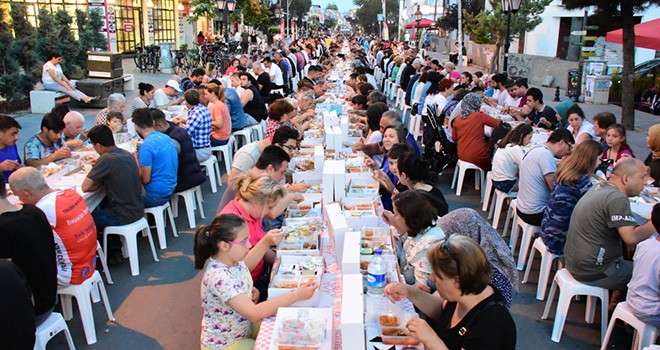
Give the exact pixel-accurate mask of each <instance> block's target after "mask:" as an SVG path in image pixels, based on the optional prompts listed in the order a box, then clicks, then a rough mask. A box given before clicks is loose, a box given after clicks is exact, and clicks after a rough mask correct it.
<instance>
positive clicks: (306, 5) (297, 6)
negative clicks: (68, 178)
mask: <svg viewBox="0 0 660 350" xmlns="http://www.w3.org/2000/svg"><path fill="white" fill-rule="evenodd" d="M289 1H290V4H289V12H291V15H292V16H298V18H299V19H300V21H299V23H302V18H303V17H304V16H305V15H306V14H307V12H309V9H310V8H311V7H312V0H289Z"/></svg>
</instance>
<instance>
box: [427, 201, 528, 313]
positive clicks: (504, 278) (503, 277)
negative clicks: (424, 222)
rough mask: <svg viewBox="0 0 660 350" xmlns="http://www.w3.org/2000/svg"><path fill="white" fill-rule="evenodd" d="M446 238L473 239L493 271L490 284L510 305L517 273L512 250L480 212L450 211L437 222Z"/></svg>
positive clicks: (515, 286)
mask: <svg viewBox="0 0 660 350" xmlns="http://www.w3.org/2000/svg"><path fill="white" fill-rule="evenodd" d="M438 226H440V229H442V231H443V232H445V234H446V235H461V236H466V237H470V238H472V239H473V240H474V241H475V242H477V244H479V246H481V249H483V250H484V252H485V253H486V258H487V259H488V264H489V265H490V269H491V271H492V273H493V274H492V277H491V280H490V284H491V285H492V286H493V287H494V288H495V289H497V290H498V291H499V292H500V294H502V297H503V298H504V301H505V302H506V306H507V307H510V306H511V297H512V294H513V292H518V270H517V269H516V263H515V262H514V260H513V255H512V254H511V249H509V246H508V245H507V244H506V242H504V240H503V239H502V236H500V235H499V234H498V233H497V231H495V229H493V228H492V227H491V225H490V224H489V223H488V222H487V221H486V220H485V219H484V218H483V217H482V216H481V215H479V213H477V212H476V211H474V209H470V208H460V209H456V210H452V211H450V212H449V213H448V214H447V215H445V216H443V217H442V218H441V219H440V220H439V221H438Z"/></svg>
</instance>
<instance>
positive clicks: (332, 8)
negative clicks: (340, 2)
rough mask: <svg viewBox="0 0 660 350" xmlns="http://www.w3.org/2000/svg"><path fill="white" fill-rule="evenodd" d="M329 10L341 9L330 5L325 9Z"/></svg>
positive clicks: (335, 5)
mask: <svg viewBox="0 0 660 350" xmlns="http://www.w3.org/2000/svg"><path fill="white" fill-rule="evenodd" d="M325 8H326V9H328V10H339V7H337V4H334V3H332V4H328V6H326V7H325Z"/></svg>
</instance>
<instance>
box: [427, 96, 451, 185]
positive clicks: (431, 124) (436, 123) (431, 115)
mask: <svg viewBox="0 0 660 350" xmlns="http://www.w3.org/2000/svg"><path fill="white" fill-rule="evenodd" d="M426 111H427V113H426V115H425V116H424V115H422V121H423V122H424V136H423V138H422V140H423V144H424V157H425V158H426V159H427V160H428V161H429V162H431V166H432V167H433V169H435V170H436V171H437V172H441V171H442V170H444V169H445V168H453V167H454V166H455V165H456V162H457V161H458V151H457V148H456V144H455V143H452V142H450V141H449V139H448V138H447V134H446V133H445V128H444V127H443V124H444V118H441V117H438V115H437V112H436V109H435V105H433V106H428V107H427V110H426Z"/></svg>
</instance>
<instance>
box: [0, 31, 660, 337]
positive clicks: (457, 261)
mask: <svg viewBox="0 0 660 350" xmlns="http://www.w3.org/2000/svg"><path fill="white" fill-rule="evenodd" d="M59 59H60V56H59V55H57V54H54V55H53V56H52V57H51V59H50V60H49V62H48V63H47V64H46V65H47V66H48V67H46V65H45V66H44V67H45V68H44V72H45V73H44V78H45V80H44V85H45V84H46V83H48V84H53V82H51V81H50V80H53V81H55V83H56V84H59V85H60V86H61V88H62V89H65V90H66V91H68V92H67V93H70V94H76V92H75V91H73V90H72V89H71V88H72V87H71V86H69V87H67V86H65V85H67V84H68V83H67V80H66V77H64V76H63V75H61V74H59V73H58V71H57V64H58V63H59ZM51 66H52V67H51ZM346 66H348V67H350V72H349V73H348V74H347V75H346V76H345V77H340V81H338V82H333V81H331V80H335V79H331V78H330V77H331V75H332V74H333V73H335V74H336V73H337V71H338V69H339V68H340V67H346ZM53 67H54V68H53ZM304 67H307V69H306V70H305V69H304ZM305 71H306V72H307V73H306V74H305V73H304V72H305ZM60 72H61V69H60ZM378 73H380V74H378ZM381 75H382V79H381V80H377V78H381ZM49 78H50V80H49ZM385 81H389V82H390V83H392V84H396V86H399V87H400V88H401V89H402V90H403V91H405V98H404V101H405V104H406V105H409V106H411V109H412V112H411V113H412V114H413V115H417V114H419V115H421V116H423V118H426V119H427V120H429V118H433V119H435V122H436V123H434V124H435V125H438V126H439V130H440V132H442V133H443V135H444V137H445V138H446V140H447V142H449V143H450V144H451V145H453V147H452V148H451V149H452V150H453V152H455V156H456V158H457V159H460V160H462V161H465V162H469V163H472V164H474V165H476V166H477V167H479V168H481V169H483V170H484V171H491V176H492V181H493V185H494V188H496V189H497V190H499V191H502V192H506V193H511V192H518V194H517V205H516V212H517V215H518V217H519V218H520V219H521V220H523V221H524V222H526V223H528V224H530V225H534V226H539V227H540V232H541V233H540V236H541V238H542V240H543V242H544V243H545V245H546V246H547V247H548V249H549V250H550V251H551V252H552V253H553V254H557V255H561V256H563V257H564V259H565V266H566V268H567V269H568V271H569V272H570V273H571V274H572V275H573V277H575V278H576V279H577V280H578V281H580V282H582V283H585V284H589V285H594V286H599V287H603V288H607V289H611V290H617V291H619V292H617V293H614V295H613V298H612V300H611V303H612V305H615V304H616V303H617V302H619V301H623V300H627V301H628V303H629V305H630V306H631V307H632V309H633V312H634V313H635V315H636V316H637V317H639V318H640V319H643V320H645V321H647V322H650V323H652V324H654V325H658V324H659V323H660V312H659V310H660V306H659V305H660V300H659V298H658V290H660V283H658V268H659V266H660V265H659V261H660V259H658V256H660V255H659V254H658V251H659V249H660V245H658V244H659V243H658V242H659V241H660V238H656V237H655V236H653V234H654V233H655V232H657V230H658V228H660V207H656V208H654V210H653V215H652V219H651V220H650V221H648V222H647V223H646V224H643V225H639V224H638V222H637V220H636V219H635V218H634V216H633V214H632V212H631V208H630V203H629V201H628V197H631V196H637V195H639V194H640V192H641V191H642V190H643V189H644V186H645V185H647V180H648V179H651V181H652V182H653V184H655V185H656V186H657V184H658V182H659V181H660V125H655V126H653V127H651V128H650V129H649V133H648V138H647V143H648V146H649V148H650V150H651V152H650V153H649V155H648V157H647V158H646V159H645V161H641V160H638V159H636V158H634V154H633V152H632V150H631V149H630V147H629V146H628V145H627V144H626V130H625V128H624V127H623V126H622V125H620V124H617V123H616V117H615V116H614V115H612V114H611V113H606V112H603V113H599V114H597V115H595V116H593V118H592V119H593V121H594V122H593V124H592V123H590V122H589V121H587V116H586V115H585V113H584V112H583V111H582V110H581V109H580V107H579V106H578V105H575V104H572V102H570V101H568V102H566V103H562V104H560V105H559V106H557V109H556V110H555V109H553V108H551V107H549V106H548V105H547V104H546V103H544V100H543V98H544V97H543V93H542V92H541V90H539V89H538V88H534V87H529V86H528V83H527V81H526V80H525V79H517V80H512V79H510V78H509V77H508V76H507V75H506V74H495V75H492V76H488V75H484V74H482V73H480V72H477V73H475V74H474V75H472V74H470V73H469V72H463V73H460V72H459V71H458V70H457V69H456V66H455V65H454V64H453V63H452V62H449V61H448V62H439V61H438V60H435V59H431V58H430V57H428V56H423V55H422V54H421V53H420V52H418V50H417V49H415V48H410V47H407V46H406V45H405V44H402V43H399V44H394V43H390V42H381V41H380V40H377V39H374V40H365V39H363V38H357V37H342V36H339V37H337V38H328V39H327V40H321V39H312V38H307V39H298V40H296V41H292V42H291V43H290V44H287V43H286V42H281V43H279V45H278V46H277V47H273V48H271V50H266V51H257V52H255V53H254V55H251V56H249V55H248V54H243V55H241V56H240V58H237V59H235V60H233V61H232V62H231V64H230V65H229V67H228V68H227V69H226V71H225V72H224V74H223V72H218V69H217V67H215V66H213V65H208V66H207V67H205V68H201V67H200V68H197V69H194V70H193V71H192V72H191V73H190V75H189V76H188V77H184V78H180V77H177V76H174V77H172V78H171V79H170V80H168V81H167V82H166V84H165V85H164V86H163V87H160V88H156V87H154V86H153V85H151V84H149V83H146V82H141V83H140V84H138V89H139V96H138V97H136V98H135V99H134V100H133V101H126V99H125V97H124V96H123V95H121V94H113V95H111V96H110V97H109V98H108V102H107V108H104V109H103V110H102V111H100V112H99V113H98V115H97V116H96V118H95V121H94V122H95V126H94V127H93V128H91V129H90V130H85V129H83V124H84V118H83V116H82V115H81V114H80V113H79V112H76V111H71V110H68V108H67V107H65V106H64V107H63V106H58V107H56V108H55V109H54V110H53V111H51V113H47V114H46V115H45V116H44V117H43V120H42V123H41V129H40V130H38V132H37V133H36V134H35V135H34V136H33V137H32V138H30V139H29V140H28V141H27V142H26V144H25V149H24V152H23V157H21V156H20V154H19V152H18V149H17V147H16V142H17V140H18V130H19V129H20V128H21V126H20V124H19V123H18V122H17V121H16V120H15V119H14V118H12V117H9V116H4V115H0V171H2V174H3V176H0V180H2V181H1V182H0V185H2V186H1V188H0V222H1V223H2V224H0V242H1V243H0V257H2V258H10V259H11V260H12V262H13V264H15V265H16V266H17V267H18V269H19V270H20V272H22V275H24V276H21V274H20V273H18V272H17V271H15V269H13V267H12V266H11V265H6V264H0V269H1V270H2V272H3V273H2V274H0V275H6V277H5V278H10V277H12V276H13V277H12V278H14V280H20V281H21V282H20V283H23V284H24V285H27V286H29V288H30V289H31V293H32V295H33V300H34V304H33V305H31V304H29V306H30V307H32V308H33V310H31V312H32V314H33V315H32V316H33V317H32V318H30V317H26V318H25V319H26V321H25V322H28V323H29V322H31V323H32V326H33V327H34V325H39V324H40V323H41V322H43V321H44V320H45V319H46V318H47V317H48V315H49V314H50V313H51V312H52V311H53V308H54V304H55V295H56V293H57V288H58V286H59V287H62V286H66V285H69V284H80V283H82V282H83V281H84V280H86V279H87V278H89V277H90V276H91V275H92V273H93V272H94V270H95V269H96V247H97V242H96V241H97V238H99V237H101V236H102V233H103V230H104V228H105V227H108V226H116V225H124V224H129V223H132V222H134V221H136V220H138V219H140V218H142V217H143V216H144V209H145V208H150V207H155V206H160V205H162V204H164V203H166V202H167V201H169V200H170V197H171V196H172V194H173V193H176V192H181V191H185V190H188V189H191V188H194V187H196V186H199V185H200V184H202V183H204V181H205V179H206V176H205V175H204V174H203V173H202V171H201V168H200V162H204V161H205V160H207V159H208V158H209V157H211V156H212V152H211V148H212V147H215V146H222V145H226V144H227V143H228V142H229V140H230V137H231V134H232V132H235V131H239V130H242V129H244V128H246V127H250V126H253V125H257V124H260V123H262V122H263V123H264V124H265V125H266V127H265V137H264V138H263V139H261V140H256V141H254V142H251V143H246V144H244V145H243V146H242V147H240V149H238V150H237V151H236V153H235V155H234V159H233V162H232V164H231V168H230V169H227V173H228V179H227V183H228V184H229V186H228V188H227V189H226V190H225V192H224V194H223V196H222V199H221V200H220V203H219V206H218V210H217V216H216V217H215V218H213V219H212V220H211V222H210V223H209V224H208V225H201V226H200V227H198V229H197V230H196V233H195V243H194V253H195V268H197V269H204V277H203V280H202V285H201V297H202V307H203V312H204V313H203V319H202V334H201V340H200V341H201V348H202V349H219V348H222V349H251V348H252V346H253V345H254V338H255V337H256V334H257V332H258V329H259V321H261V320H263V319H264V318H266V317H269V316H272V315H274V314H275V313H276V312H277V309H278V308H279V307H283V306H288V305H291V304H292V303H294V302H296V301H299V300H305V299H309V298H310V297H311V296H312V295H313V293H314V291H315V290H316V289H317V288H318V286H317V285H315V284H314V283H305V284H302V285H300V286H299V288H298V289H296V290H295V291H294V292H293V293H290V294H287V295H284V296H281V297H277V298H270V299H269V298H268V285H269V283H270V277H271V273H270V272H271V268H272V265H273V263H274V261H275V257H276V253H275V252H274V250H273V249H272V247H274V246H276V245H277V244H278V243H279V242H280V241H281V240H282V239H283V237H284V233H283V232H282V230H281V227H282V224H283V221H284V217H285V211H286V210H287V208H288V207H289V204H291V203H294V202H300V201H302V200H303V197H302V195H301V194H302V193H304V192H305V191H307V190H308V189H309V187H310V185H308V184H305V183H286V182H287V181H286V179H287V176H286V174H287V172H289V170H288V169H290V168H294V167H298V166H300V165H299V164H295V165H294V166H290V165H289V163H290V162H291V161H292V158H293V157H294V156H295V155H296V153H297V150H298V149H299V148H300V141H301V139H302V135H303V134H304V131H305V130H307V129H308V128H309V127H310V120H311V119H312V118H313V117H314V116H315V115H316V114H317V104H321V103H323V102H324V101H325V100H326V99H327V98H328V97H329V95H328V91H331V90H332V91H335V92H336V91H339V90H341V92H342V94H343V95H341V96H339V98H343V99H344V100H345V101H346V103H347V104H349V105H350V108H349V110H348V117H349V120H350V122H351V123H352V124H353V125H354V126H355V128H357V129H359V130H362V135H363V136H362V137H361V138H360V139H359V141H357V142H356V143H355V144H353V145H351V147H352V150H353V151H354V152H362V153H364V154H365V165H366V166H367V167H369V168H371V170H372V171H373V173H374V176H375V178H376V179H377V180H378V182H379V186H380V187H379V196H380V202H381V203H382V206H383V209H384V211H383V215H382V219H383V221H384V222H385V223H386V224H387V225H391V226H392V227H393V228H394V229H395V230H396V232H397V233H398V235H397V241H396V245H397V247H396V255H397V258H398V262H399V264H400V266H401V272H402V274H403V276H404V280H403V281H401V283H393V284H390V285H388V286H387V287H386V288H385V295H386V296H387V297H389V298H390V299H392V300H393V301H398V300H400V299H403V298H407V299H409V300H410V301H412V303H413V304H414V305H415V307H416V309H417V311H419V313H420V315H421V316H422V317H420V318H414V319H412V320H410V321H409V322H408V323H407V325H406V329H407V332H408V334H409V335H410V336H412V337H414V338H416V339H418V340H419V341H421V342H422V343H423V344H424V346H425V347H427V348H435V347H437V346H440V348H448V349H460V348H471V349H485V348H489V349H490V348H494V349H513V348H515V345H516V325H515V323H514V321H513V318H512V317H511V314H510V311H509V307H510V306H511V303H512V300H513V299H514V298H515V294H516V293H517V291H518V273H517V269H516V265H515V263H514V259H513V255H512V253H511V250H510V249H509V248H508V246H507V245H506V244H505V243H504V240H503V239H502V237H501V236H500V235H499V234H498V233H497V231H495V230H494V229H493V228H492V227H491V226H490V225H489V223H488V222H487V221H486V220H485V219H483V217H482V216H481V215H480V214H478V213H477V212H475V211H474V210H472V209H467V208H450V206H449V205H448V203H447V201H446V200H445V197H444V194H443V192H442V190H441V189H440V187H439V186H438V184H437V174H438V173H440V172H442V171H443V170H444V169H443V168H438V167H437V166H436V165H437V163H436V162H434V161H433V159H431V157H432V156H433V153H431V152H429V145H427V143H426V142H423V145H424V147H422V148H420V144H419V143H418V140H417V139H416V137H415V136H414V134H415V130H408V129H407V128H406V127H405V126H404V123H403V120H404V116H403V115H402V114H401V113H399V112H398V111H397V110H396V109H391V108H390V105H391V102H390V101H388V97H387V96H386V94H385V89H386V83H385ZM294 83H295V86H294ZM388 84H389V83H388ZM338 86H340V87H341V88H340V89H337V87H338ZM57 88H58V89H60V88H59V87H57ZM294 91H295V92H294ZM78 98H80V99H82V100H83V101H84V100H87V99H91V98H90V97H87V96H82V95H79V96H78ZM129 104H130V114H126V115H125V114H124V111H125V110H126V109H127V108H128V107H129ZM485 106H486V107H488V108H495V109H497V110H498V111H500V113H503V114H508V115H510V116H512V119H513V120H514V122H513V123H512V124H514V125H515V126H514V127H511V125H510V124H509V123H506V122H503V121H502V120H501V119H498V118H494V117H491V116H490V115H488V114H487V113H485V112H483V111H482V110H483V109H484V107H485ZM411 127H412V126H411ZM485 129H490V130H492V132H490V133H489V134H488V135H485V134H484V130H485ZM129 130H134V132H135V134H136V135H137V136H138V137H139V138H140V139H141V141H140V145H139V147H138V148H137V150H136V151H135V152H134V153H131V152H129V151H126V150H125V149H123V147H119V146H120V145H122V144H125V143H132V141H133V139H132V137H133V135H132V131H129ZM539 130H542V131H543V132H548V133H549V136H548V138H547V141H545V142H543V143H534V144H533V143H532V142H531V139H532V136H533V134H534V133H535V132H538V131H539ZM436 131H437V130H429V129H428V128H427V129H426V130H424V135H425V136H424V138H426V137H427V133H431V132H436ZM88 148H91V149H93V150H94V151H96V152H97V153H98V154H99V155H100V156H99V158H98V159H97V160H96V161H95V163H94V164H93V166H92V169H91V171H90V172H89V173H88V175H87V177H86V178H85V180H84V182H83V184H82V190H83V191H84V192H94V191H96V190H98V189H103V190H104V191H105V199H104V201H103V203H102V204H101V205H99V206H98V207H97V208H96V209H95V210H93V211H90V209H89V208H88V207H87V205H86V203H85V200H84V199H83V197H82V196H81V195H80V194H78V193H77V192H76V191H74V190H70V189H67V190H58V189H52V188H50V187H49V186H48V184H47V183H46V181H45V179H44V175H42V172H41V171H39V170H38V167H40V166H44V165H48V164H50V163H52V162H56V161H60V160H63V159H67V158H70V157H71V156H72V153H71V152H72V151H75V150H81V149H88ZM560 159H561V161H559V160H560ZM557 164H559V165H557ZM302 170H304V169H302ZM5 182H7V183H8V185H9V188H10V190H11V192H12V194H13V195H15V196H17V197H18V199H19V200H20V202H21V204H22V206H17V205H16V204H12V203H10V202H9V200H8V199H7V198H8V193H7V191H6V188H5ZM289 182H290V180H289ZM452 209H453V210H452ZM26 228H27V229H28V230H29V231H30V232H31V233H32V234H30V235H24V234H22V233H23V232H25V230H26ZM107 244H108V247H107V249H108V260H109V262H111V263H122V260H123V258H122V256H121V242H120V241H119V240H118V239H117V240H114V241H113V240H108V243H107ZM56 252H57V254H58V256H60V255H61V256H65V257H66V258H65V259H59V258H58V259H56V258H55V254H56ZM62 252H66V254H61V253H62ZM530 263H531V262H530ZM23 280H25V281H26V282H24V281H23ZM13 283H14V284H16V283H18V282H13ZM626 289H628V291H627V299H626ZM22 292H24V291H18V290H17V291H15V292H14V293H13V294H12V295H15V296H16V298H19V294H21V293H22ZM23 294H25V293H23ZM21 305H23V307H25V304H21V303H18V302H17V303H15V304H14V305H13V307H15V308H18V307H19V306H21ZM23 311H24V310H23ZM16 313H17V314H19V311H16ZM21 315H23V314H21ZM28 319H29V320H28ZM466 327H467V328H466ZM33 329H34V328H33ZM465 329H467V330H468V331H467V333H466V331H465ZM33 333H34V332H32V336H34V334H33Z"/></svg>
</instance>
